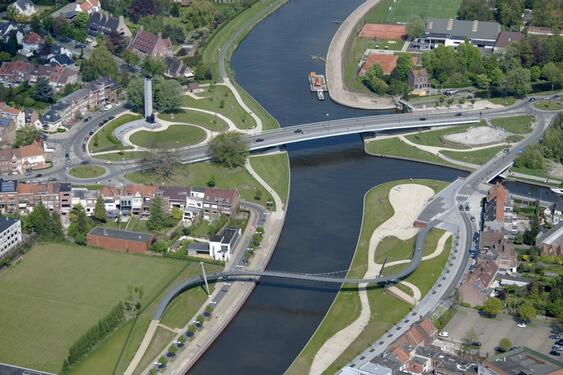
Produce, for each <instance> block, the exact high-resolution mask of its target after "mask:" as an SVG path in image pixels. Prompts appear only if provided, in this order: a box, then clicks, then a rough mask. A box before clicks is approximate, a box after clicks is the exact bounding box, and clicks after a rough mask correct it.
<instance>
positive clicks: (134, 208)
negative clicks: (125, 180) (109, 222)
mask: <svg viewBox="0 0 563 375" xmlns="http://www.w3.org/2000/svg"><path fill="white" fill-rule="evenodd" d="M157 191H158V186H154V185H142V184H131V185H126V186H125V187H123V189H122V190H121V196H120V203H119V207H120V210H121V213H122V214H124V215H126V216H128V215H134V216H140V217H148V216H149V214H150V209H151V205H152V202H153V201H154V198H155V196H156V192H157Z"/></svg>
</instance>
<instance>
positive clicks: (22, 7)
mask: <svg viewBox="0 0 563 375" xmlns="http://www.w3.org/2000/svg"><path fill="white" fill-rule="evenodd" d="M10 6H13V7H14V8H15V9H16V11H17V12H18V14H19V15H20V16H24V17H31V16H33V15H34V14H35V13H37V9H36V8H35V4H34V3H33V1H31V0H17V1H16V2H14V3H12V5H10Z"/></svg>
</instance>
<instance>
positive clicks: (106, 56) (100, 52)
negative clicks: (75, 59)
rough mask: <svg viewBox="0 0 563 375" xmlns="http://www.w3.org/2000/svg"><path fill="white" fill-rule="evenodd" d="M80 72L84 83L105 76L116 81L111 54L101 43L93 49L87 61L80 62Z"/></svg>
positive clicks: (115, 69)
mask: <svg viewBox="0 0 563 375" xmlns="http://www.w3.org/2000/svg"><path fill="white" fill-rule="evenodd" d="M80 72H81V73H82V79H83V80H84V81H93V80H95V79H97V78H100V77H107V76H109V77H111V78H114V79H117V64H116V63H115V61H114V60H113V57H112V55H111V52H110V51H109V50H108V49H107V47H106V46H105V45H104V44H103V43H102V44H100V45H98V47H96V49H94V51H93V52H92V55H90V58H89V59H86V60H84V61H83V62H82V65H81V66H80Z"/></svg>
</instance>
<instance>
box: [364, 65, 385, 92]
mask: <svg viewBox="0 0 563 375" xmlns="http://www.w3.org/2000/svg"><path fill="white" fill-rule="evenodd" d="M362 82H363V84H364V85H365V86H366V87H367V88H368V89H370V90H371V91H373V92H375V93H376V94H378V95H383V94H386V93H387V89H388V88H389V87H388V86H387V83H385V81H384V80H383V69H382V68H381V66H380V65H379V64H373V65H372V67H371V68H370V69H369V70H368V71H367V72H366V73H365V74H364V76H363V78H362Z"/></svg>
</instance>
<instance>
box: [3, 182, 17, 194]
mask: <svg viewBox="0 0 563 375" xmlns="http://www.w3.org/2000/svg"><path fill="white" fill-rule="evenodd" d="M17 184H18V182H17V181H16V180H10V181H4V180H2V179H0V192H1V193H15V192H16V187H17Z"/></svg>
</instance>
